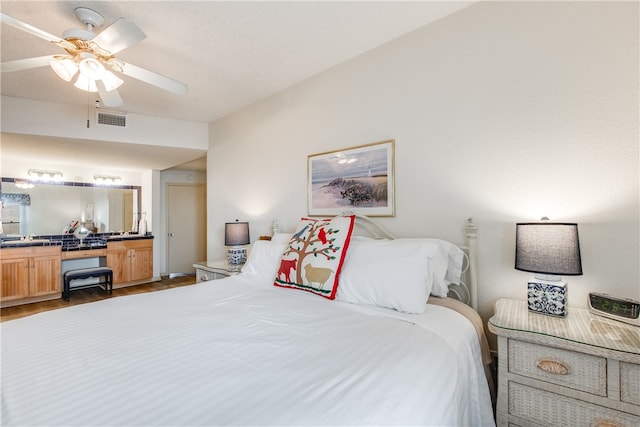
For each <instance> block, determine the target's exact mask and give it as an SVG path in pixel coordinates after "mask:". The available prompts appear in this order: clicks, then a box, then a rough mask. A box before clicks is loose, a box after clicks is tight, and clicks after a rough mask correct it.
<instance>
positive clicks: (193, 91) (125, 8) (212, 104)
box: [0, 0, 472, 123]
mask: <svg viewBox="0 0 640 427" xmlns="http://www.w3.org/2000/svg"><path fill="white" fill-rule="evenodd" d="M471 3H472V2H466V1H465V2H462V1H442V2H438V1H410V2H401V1H372V2H368V1H353V2H343V1H337V2H331V1H317V2H316V1H276V2H268V1H257V2H251V1H181V2H178V1H175V2H174V1H161V2H157V1H64V2H63V1H44V2H39V1H4V0H3V1H2V2H1V3H0V9H1V10H2V12H3V13H5V14H8V15H10V16H12V17H14V18H17V19H19V20H22V21H24V22H27V23H29V24H31V25H33V26H35V27H37V28H40V29H42V30H44V31H46V32H48V33H51V34H53V35H56V36H62V33H63V32H64V31H65V30H67V29H69V28H82V24H80V22H79V21H78V20H77V18H76V17H75V14H74V12H73V11H74V9H75V8H76V7H80V6H82V7H88V8H91V9H93V10H96V11H97V12H99V13H100V14H102V15H103V16H104V18H105V21H106V24H105V26H104V27H102V28H98V29H96V32H100V31H101V30H102V29H104V28H106V26H108V25H109V24H111V23H112V22H114V21H115V20H117V19H118V18H120V17H123V18H125V19H127V20H129V21H131V22H133V23H134V24H135V25H137V26H138V27H139V28H141V29H142V30H143V31H144V32H145V33H146V35H147V38H146V39H145V40H143V41H141V42H139V43H137V44H135V45H133V46H131V47H129V48H127V49H125V50H123V51H122V52H120V53H118V54H117V57H119V58H121V59H123V60H125V61H127V62H130V63H132V64H135V65H137V66H140V67H143V68H146V69H148V70H151V71H154V72H157V73H160V74H163V75H166V76H168V77H171V78H173V79H176V80H180V81H182V82H184V83H186V84H187V85H188V86H189V92H188V94H187V95H182V96H180V95H174V94H172V93H169V92H165V91H163V90H161V89H158V88H156V87H154V86H151V85H148V84H146V83H143V82H140V81H138V80H135V79H132V78H130V77H127V76H121V77H122V79H123V80H124V84H123V86H122V87H121V88H120V89H119V92H120V95H121V96H122V98H123V100H124V104H123V105H122V106H121V107H118V110H122V111H127V112H131V113H138V114H146V115H151V116H156V117H167V118H174V119H183V120H192V121H198V122H206V123H208V122H211V121H214V120H216V119H218V118H220V117H223V116H225V115H227V114H229V113H231V112H233V111H236V110H238V109H240V108H242V107H244V106H246V105H249V104H251V103H253V102H256V101H258V100H260V99H263V98H265V97H267V96H269V95H272V94H274V93H277V92H278V91H280V90H283V89H285V88H287V87H290V86H292V85H294V84H296V83H298V82H300V81H302V80H305V79H307V78H309V77H311V76H312V75H314V74H317V73H319V72H321V71H323V70H325V69H328V68H330V67H333V66H335V65H337V64H339V63H342V62H344V61H346V60H348V59H350V58H353V57H354V56H357V55H358V54H361V53H363V52H365V51H367V50H370V49H373V48H375V47H377V46H380V45H382V44H384V43H386V42H388V41H390V40H392V39H395V38H397V37H400V36H402V35H403V34H406V33H408V32H410V31H413V30H415V29H417V28H419V27H422V26H424V25H427V24H429V23H430V22H433V21H435V20H437V19H439V18H441V17H443V16H446V15H448V14H450V13H453V12H455V11H457V10H459V9H461V8H463V7H466V6H468V5H470V4H471ZM0 35H1V37H2V38H1V44H2V51H1V55H2V61H8V60H14V59H22V58H29V57H34V56H42V55H50V54H58V53H63V51H62V49H60V48H59V47H57V46H55V45H53V44H51V43H49V42H47V41H45V40H42V39H39V38H37V37H35V36H33V35H30V34H26V33H24V32H23V31H20V30H17V29H15V28H13V27H10V26H8V25H5V24H3V25H2V27H1V34H0ZM1 91H2V94H3V95H8V96H14V97H19V98H27V99H36V100H43V101H52V102H60V103H68V104H79V105H86V104H87V93H86V92H83V91H80V90H78V89H76V88H74V87H73V86H72V84H71V83H67V82H64V81H63V80H61V79H60V78H58V77H57V76H56V75H55V74H54V73H53V71H52V70H51V69H50V68H49V67H42V68H38V69H33V70H25V71H17V72H5V73H2V80H1Z"/></svg>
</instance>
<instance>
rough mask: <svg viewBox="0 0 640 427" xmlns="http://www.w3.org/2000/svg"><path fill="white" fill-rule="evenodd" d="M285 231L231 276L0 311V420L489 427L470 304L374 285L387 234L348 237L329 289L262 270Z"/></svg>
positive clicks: (283, 242)
mask: <svg viewBox="0 0 640 427" xmlns="http://www.w3.org/2000/svg"><path fill="white" fill-rule="evenodd" d="M325 230H327V236H325V237H326V240H328V241H331V239H332V237H333V234H332V232H331V230H332V229H331V228H326V227H325ZM295 234H296V233H292V234H287V235H285V236H284V237H280V238H276V237H277V236H274V239H273V240H272V241H258V242H256V243H254V246H253V248H252V251H251V252H250V255H249V260H248V261H247V264H246V265H245V266H244V267H243V272H242V273H241V274H238V275H236V276H232V277H229V278H226V279H221V280H215V281H209V282H204V283H199V284H197V285H194V286H186V287H181V288H173V289H169V290H166V291H161V292H152V293H148V294H136V295H131V296H126V297H117V298H110V299H106V300H103V301H99V302H95V303H90V304H83V305H77V306H71V307H67V308H64V309H59V310H54V311H49V312H44V313H41V314H37V315H33V316H30V317H26V318H22V319H17V320H12V321H7V322H4V323H2V325H1V328H2V425H3V426H9V425H20V426H26V425H47V426H53V425H65V426H74V425H78V426H85V425H92V426H105V425H113V426H115V425H122V426H125V425H126V426H187V425H188V426H200V425H211V426H213V425H230V426H231V425H236V426H248V425H278V426H280V425H282V426H284V425H296V426H298V425H334V426H338V425H340V426H343V425H439V426H445V425H451V426H463V425H467V426H471V425H473V426H484V425H494V419H493V413H492V407H491V399H490V393H489V387H488V381H487V377H486V375H485V374H486V371H485V362H487V355H486V337H484V333H483V331H482V324H481V322H479V317H477V313H475V311H474V310H473V309H472V308H470V307H469V306H468V305H465V304H463V303H461V302H459V301H456V300H454V299H452V298H443V297H437V296H435V295H434V294H433V292H435V293H437V290H435V288H434V284H433V283H431V287H430V289H429V292H430V296H429V298H428V300H429V303H428V304H424V300H423V301H422V302H421V303H420V304H419V306H418V307H417V309H413V308H412V307H411V305H412V304H414V303H413V302H411V301H407V300H406V299H405V300H404V301H403V300H402V298H400V299H398V298H396V296H393V295H392V296H391V297H390V296H389V295H386V294H385V292H386V290H385V289H384V286H385V282H387V280H386V278H385V277H381V274H379V271H378V270H380V269H383V268H386V269H387V270H388V269H389V265H395V266H396V268H400V267H402V266H403V263H405V262H406V263H408V262H410V261H411V260H404V259H400V258H399V257H398V258H396V257H391V258H390V259H384V260H378V261H379V262H375V263H374V264H375V265H374V264H371V263H370V264H368V265H369V268H367V269H366V270H371V271H368V272H364V271H363V268H362V260H364V259H367V260H369V261H371V255H372V254H374V255H375V252H376V251H380V250H381V249H380V248H381V247H382V248H383V250H382V251H383V252H384V251H385V250H386V251H388V250H389V249H390V248H391V250H392V251H393V252H394V253H399V254H402V253H403V252H402V251H398V246H397V244H398V243H396V244H395V245H396V246H387V245H391V243H390V242H391V240H384V241H381V240H380V239H371V238H364V237H362V238H361V237H356V236H350V241H349V242H348V246H349V248H345V246H347V245H343V246H342V248H343V249H344V250H346V253H345V254H343V255H344V256H342V257H337V258H341V262H342V265H341V267H340V268H339V269H338V270H340V271H339V272H338V273H339V274H336V277H337V278H339V280H340V282H339V283H338V286H337V290H336V292H335V294H334V298H330V297H328V296H327V295H324V296H323V295H319V294H317V293H315V292H313V291H312V290H311V291H308V289H296V288H291V287H290V286H288V285H287V282H283V283H278V281H277V280H276V281H275V282H274V277H276V276H277V279H278V280H284V279H285V278H286V277H285V274H280V273H279V268H280V267H281V265H282V263H283V260H284V255H285V253H286V251H287V249H286V248H288V247H289V246H287V245H289V244H290V243H291V241H292V239H295V237H294V236H295ZM322 240H323V241H324V240H325V239H322ZM425 240H426V239H425ZM393 241H400V242H401V243H400V245H401V246H402V245H403V244H404V245H406V246H407V249H410V250H412V251H413V249H414V246H412V245H415V244H416V243H417V242H418V241H422V239H416V240H412V241H409V242H404V243H403V242H402V239H394V240H393ZM431 243H432V246H433V245H435V246H438V245H441V241H438V240H437V239H436V240H433V241H432V242H431ZM336 247H338V246H337V245H335V246H334V248H336ZM283 248H285V249H284V251H283ZM363 248H364V249H363ZM372 248H374V249H372ZM449 249H450V248H449ZM431 250H434V249H433V248H432V249H431ZM436 252H442V251H441V250H436ZM358 254H363V255H366V257H364V258H363V259H362V260H360V262H359V261H358ZM386 254H387V255H388V252H386ZM423 255H424V254H423ZM440 255H443V256H444V257H445V258H446V257H447V256H451V253H448V254H447V253H446V252H442V254H440ZM467 255H468V254H467ZM430 256H431V255H429V256H428V258H429V257H430ZM472 257H473V253H472V254H471V257H469V258H472ZM313 258H316V256H315V255H314V257H313ZM409 258H411V257H409ZM469 258H467V259H468V260H469ZM468 260H467V262H466V264H469V261H468ZM432 261H433V259H431V258H430V259H429V262H427V265H428V266H429V267H431V264H432ZM385 263H387V265H386V266H385V265H384V264H385ZM471 264H473V263H471ZM449 267H450V266H449ZM316 268H320V267H316ZM403 268H404V267H403ZM434 269H435V268H429V269H428V270H424V269H421V270H420V271H422V273H423V274H428V275H431V276H432V275H433V271H432V270H434ZM404 270H405V273H402V275H403V277H402V279H403V280H404V279H407V280H409V279H411V274H410V272H409V271H408V270H411V267H407V268H404ZM291 272H292V271H290V273H291ZM447 272H449V273H450V271H448V269H447ZM396 275H397V272H396ZM445 275H446V272H445ZM368 276H375V277H373V278H372V279H371V280H372V282H375V281H376V280H378V283H373V284H371V285H370V286H369V285H367V287H366V289H369V292H372V293H373V295H371V294H369V295H368V294H367V293H366V291H365V292H364V294H363V293H362V292H360V293H359V290H358V286H361V285H359V284H358V283H360V282H362V280H361V279H360V278H362V277H364V278H366V277H368ZM382 276H383V275H382ZM463 276H464V277H470V274H469V272H467V273H466V274H464V275H463ZM336 280H337V279H336ZM350 280H352V281H354V280H355V282H358V283H356V284H355V285H354V283H350V282H349V281H350ZM445 283H446V286H447V287H449V286H450V285H452V283H448V281H445ZM274 284H275V285H276V286H274ZM343 286H344V290H343V288H342V287H343ZM457 286H461V285H457ZM361 288H362V286H361ZM370 288H373V291H371V290H370ZM360 291H362V289H360ZM402 292H404V293H406V294H407V295H409V292H408V291H402ZM470 294H473V291H471V292H470ZM359 299H360V300H359ZM383 302H386V303H388V304H386V303H383ZM403 304H405V306H403ZM407 304H408V305H407ZM385 305H390V306H393V305H396V307H395V308H394V307H386V306H385ZM414 305H415V304H414ZM412 311H414V312H412ZM415 311H418V312H415Z"/></svg>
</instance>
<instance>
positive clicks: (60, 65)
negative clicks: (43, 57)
mask: <svg viewBox="0 0 640 427" xmlns="http://www.w3.org/2000/svg"><path fill="white" fill-rule="evenodd" d="M49 66H50V67H51V69H52V70H53V71H54V72H55V73H56V74H57V75H58V77H60V78H61V79H62V80H64V81H65V82H70V81H71V79H72V78H73V76H75V75H76V73H77V72H78V64H77V63H76V61H74V60H73V59H71V58H53V59H52V60H51V61H50V62H49Z"/></svg>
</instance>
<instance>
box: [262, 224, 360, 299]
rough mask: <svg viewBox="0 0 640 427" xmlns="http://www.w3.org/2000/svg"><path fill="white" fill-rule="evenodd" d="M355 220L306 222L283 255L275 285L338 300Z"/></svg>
mask: <svg viewBox="0 0 640 427" xmlns="http://www.w3.org/2000/svg"><path fill="white" fill-rule="evenodd" d="M354 220H355V216H354V215H350V216H337V217H334V218H331V219H322V220H315V219H309V218H302V221H301V222H300V224H299V225H298V227H297V228H296V231H295V232H294V233H293V235H292V236H291V239H290V240H289V245H288V246H287V248H286V249H285V251H284V252H283V254H282V259H281V261H280V267H279V268H278V272H277V273H276V279H275V281H274V283H273V284H274V285H275V286H282V287H285V288H293V289H301V290H305V291H308V292H313V293H314V294H317V295H320V296H323V297H325V298H328V299H334V298H335V297H336V292H337V291H338V278H339V277H340V269H341V268H342V263H343V262H344V257H345V255H346V253H347V248H348V247H349V241H350V240H351V233H352V232H353V223H354Z"/></svg>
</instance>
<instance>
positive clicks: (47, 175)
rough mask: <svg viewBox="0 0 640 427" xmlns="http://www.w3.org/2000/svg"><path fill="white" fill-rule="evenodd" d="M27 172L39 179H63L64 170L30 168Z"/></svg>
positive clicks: (33, 177) (31, 176)
mask: <svg viewBox="0 0 640 427" xmlns="http://www.w3.org/2000/svg"><path fill="white" fill-rule="evenodd" d="M27 174H28V175H29V177H30V178H32V179H35V180H38V181H62V172H60V171H48V170H40V169H29V171H28V172H27Z"/></svg>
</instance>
